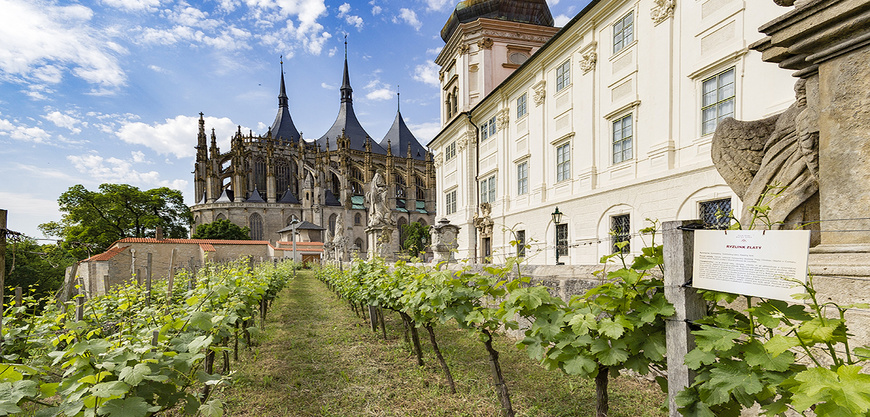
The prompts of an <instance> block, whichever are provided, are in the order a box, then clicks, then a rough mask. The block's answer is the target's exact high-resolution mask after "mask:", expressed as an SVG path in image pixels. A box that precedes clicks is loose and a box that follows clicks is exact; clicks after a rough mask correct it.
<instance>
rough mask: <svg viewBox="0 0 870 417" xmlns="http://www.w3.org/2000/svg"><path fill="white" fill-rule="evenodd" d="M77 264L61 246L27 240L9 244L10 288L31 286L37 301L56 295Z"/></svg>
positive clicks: (7, 244) (8, 270) (7, 282)
mask: <svg viewBox="0 0 870 417" xmlns="http://www.w3.org/2000/svg"><path fill="white" fill-rule="evenodd" d="M74 263H75V259H73V258H72V257H71V256H70V255H69V254H68V253H67V252H66V251H64V250H62V249H61V248H59V247H58V246H57V245H54V244H51V245H40V244H38V243H37V242H36V241H35V240H32V239H24V240H21V241H18V242H9V241H7V242H6V281H5V284H6V287H7V288H9V287H21V288H25V289H27V288H28V287H29V288H30V289H31V290H32V291H33V293H34V296H36V297H37V298H41V297H46V296H53V295H54V294H55V293H56V292H57V290H58V289H60V286H61V284H62V283H63V278H64V272H65V270H66V267H68V266H70V265H72V264H74Z"/></svg>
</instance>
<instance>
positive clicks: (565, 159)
mask: <svg viewBox="0 0 870 417" xmlns="http://www.w3.org/2000/svg"><path fill="white" fill-rule="evenodd" d="M568 178H571V144H570V143H566V144H564V145H560V146H559V147H557V148H556V182H559V181H564V180H567V179H568Z"/></svg>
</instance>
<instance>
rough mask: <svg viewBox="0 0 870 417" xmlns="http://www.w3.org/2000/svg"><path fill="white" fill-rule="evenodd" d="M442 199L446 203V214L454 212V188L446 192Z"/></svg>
mask: <svg viewBox="0 0 870 417" xmlns="http://www.w3.org/2000/svg"><path fill="white" fill-rule="evenodd" d="M444 201H445V202H446V203H447V204H446V205H447V207H446V209H447V214H453V213H456V190H453V191H451V192H449V193H447V196H446V198H445V199H444Z"/></svg>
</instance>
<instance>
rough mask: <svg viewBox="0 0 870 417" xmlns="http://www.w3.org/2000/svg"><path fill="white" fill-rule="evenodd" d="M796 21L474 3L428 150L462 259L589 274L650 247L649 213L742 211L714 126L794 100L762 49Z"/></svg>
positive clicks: (511, 0) (678, 4)
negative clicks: (721, 163) (774, 30)
mask: <svg viewBox="0 0 870 417" xmlns="http://www.w3.org/2000/svg"><path fill="white" fill-rule="evenodd" d="M780 13H781V9H780V8H779V7H777V6H776V5H775V4H773V3H772V2H766V1H761V2H759V1H749V0H592V1H591V2H590V3H589V4H588V5H587V6H586V7H585V8H584V9H583V10H581V11H580V12H579V13H578V14H577V15H576V16H574V17H573V18H572V19H571V20H570V21H569V22H568V23H567V24H566V25H565V26H564V27H562V28H561V29H559V28H554V27H553V18H552V17H551V15H550V11H549V8H548V6H547V3H546V1H545V0H482V1H481V0H475V1H463V2H460V3H459V5H458V6H457V7H456V9H455V10H454V12H453V13H452V14H451V16H450V17H449V19H448V21H447V23H446V24H445V26H444V29H442V32H441V36H442V39H443V40H444V42H445V47H444V48H443V50H442V51H441V53H440V55H439V56H438V57H437V58H436V61H435V62H436V63H437V64H438V65H439V66H440V68H441V70H440V75H441V96H442V109H441V125H442V127H441V131H440V132H439V133H438V135H437V136H436V137H435V138H434V139H433V140H432V141H431V142H430V143H429V144H428V146H429V149H430V150H431V151H432V153H433V155H434V162H435V167H436V168H435V172H436V174H435V176H436V184H437V196H438V207H437V209H438V210H437V211H438V213H439V217H446V218H447V219H449V220H450V222H451V223H452V224H454V225H457V226H459V227H460V228H461V229H460V232H459V237H458V244H459V248H458V250H459V253H458V255H457V257H458V258H465V259H470V260H474V261H477V262H485V261H487V260H489V259H492V260H494V261H496V262H499V261H503V260H504V258H505V257H506V256H513V255H521V256H525V257H526V258H527V259H528V260H529V262H530V263H532V264H554V263H556V262H557V259H558V261H560V262H564V263H568V264H575V265H589V264H595V263H597V262H598V260H599V259H600V257H601V256H603V255H606V254H610V253H613V252H614V251H616V250H620V249H619V248H618V247H619V246H622V245H626V246H625V247H624V249H622V250H625V251H639V250H640V249H641V248H642V247H643V245H644V243H645V242H644V238H646V239H647V242H646V243H649V242H648V237H645V236H641V235H640V233H639V231H640V230H641V229H643V228H645V227H646V226H648V225H649V223H648V222H647V221H646V219H654V220H659V221H667V220H675V219H694V218H702V219H704V220H705V221H707V222H708V223H711V224H712V225H713V226H722V225H723V224H722V220H721V219H720V218H717V216H716V213H717V211H723V212H728V211H729V210H733V211H734V213H737V214H736V215H737V216H738V217H739V213H740V209H741V204H742V203H741V201H740V200H739V198H737V196H736V195H735V194H734V192H733V191H732V190H731V188H730V187H729V186H728V185H727V183H726V182H725V180H723V178H722V177H721V176H720V175H719V173H718V172H717V170H716V168H715V167H714V165H713V162H712V160H711V155H710V150H711V142H712V137H713V132H714V130H715V129H716V126H717V125H718V123H719V122H720V121H722V120H723V119H725V118H726V117H734V118H737V119H741V120H754V119H761V118H764V117H768V116H772V115H775V114H778V113H780V112H782V111H784V110H785V109H786V108H787V107H788V106H789V105H790V104H791V103H792V102H794V99H795V97H794V94H793V89H792V84H793V80H792V79H791V77H789V75H788V74H787V73H784V72H783V71H780V70H777V69H776V68H773V67H772V66H770V65H768V64H764V63H763V62H762V60H761V59H760V56H759V54H758V53H757V52H755V51H752V50H750V49H749V48H748V46H749V44H750V43H752V42H753V41H756V40H758V39H761V38H762V35H761V34H759V33H758V31H757V28H758V27H759V26H760V25H761V24H763V23H764V22H766V21H768V20H770V19H772V18H774V17H775V16H777V15H779V14H780ZM557 209H558V211H559V212H560V213H563V215H562V218H561V219H560V221H559V222H558V224H557V223H556V222H554V216H552V214H553V213H554V212H556V211H557ZM512 242H513V244H512ZM517 242H519V246H516V243H517ZM620 242H625V243H620ZM617 243H620V244H619V245H617ZM524 245H530V247H529V248H528V249H525V248H524Z"/></svg>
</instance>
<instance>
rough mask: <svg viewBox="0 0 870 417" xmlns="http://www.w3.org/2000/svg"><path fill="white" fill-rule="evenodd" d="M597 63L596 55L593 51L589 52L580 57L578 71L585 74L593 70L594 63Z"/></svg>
mask: <svg viewBox="0 0 870 417" xmlns="http://www.w3.org/2000/svg"><path fill="white" fill-rule="evenodd" d="M596 62H598V54H596V53H595V51H589V52H586V53H585V54H583V56H581V57H580V70H582V71H583V73H584V74H586V73H587V72H589V71H592V70H594V69H595V63H596Z"/></svg>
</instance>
